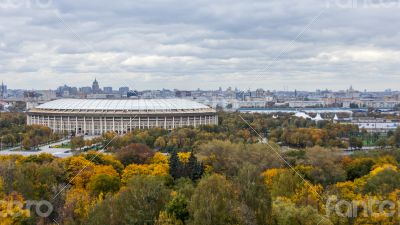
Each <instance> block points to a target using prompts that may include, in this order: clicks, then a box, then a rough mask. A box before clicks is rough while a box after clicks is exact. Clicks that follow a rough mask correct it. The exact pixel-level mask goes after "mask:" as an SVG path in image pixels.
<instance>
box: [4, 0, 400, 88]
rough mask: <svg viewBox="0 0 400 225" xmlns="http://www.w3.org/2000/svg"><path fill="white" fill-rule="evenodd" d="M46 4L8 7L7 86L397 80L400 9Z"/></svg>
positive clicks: (381, 84) (368, 84) (393, 84)
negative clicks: (399, 10)
mask: <svg viewBox="0 0 400 225" xmlns="http://www.w3.org/2000/svg"><path fill="white" fill-rule="evenodd" d="M35 2H36V4H35ZM45 2H46V3H48V4H44V2H41V4H39V3H38V2H37V1H32V2H31V4H29V5H28V4H14V5H12V4H11V5H10V3H9V2H8V5H7V2H3V3H1V4H0V11H1V12H2V13H1V15H0V21H2V26H0V33H1V35H0V60H2V63H1V65H0V79H3V80H4V81H5V83H7V84H8V86H10V87H15V88H23V89H47V88H48V87H56V86H60V85H63V84H69V85H71V86H80V84H85V83H89V82H91V81H92V80H93V77H97V78H98V79H99V80H102V82H103V83H107V84H108V85H109V86H113V87H118V86H129V87H131V88H135V89H141V90H144V89H162V88H168V89H173V88H178V89H196V88H201V89H216V88H218V87H219V86H223V87H228V86H231V87H238V88H240V89H248V88H251V89H255V88H258V87H261V88H264V89H270V90H273V89H276V90H278V89H283V87H287V86H288V87H289V89H301V90H314V89H315V88H316V87H321V88H328V89H334V90H340V89H344V88H346V87H348V86H349V85H350V84H353V86H354V87H355V88H358V89H367V90H374V91H377V90H384V89H388V88H391V89H394V90H395V89H397V88H398V86H397V84H398V83H399V82H400V74H399V71H400V70H399V69H400V68H399V67H400V66H399V65H400V64H399V63H398V58H399V57H398V56H399V55H400V45H399V43H398V41H397V39H398V36H399V34H398V32H397V29H396V28H398V27H399V23H400V22H399V21H400V20H399V17H400V15H399V14H398V13H397V12H398V8H399V5H398V4H393V5H389V4H383V3H382V2H380V1H372V2H369V1H363V4H354V1H353V4H350V5H349V4H345V3H346V1H330V0H326V1H316V0H307V1H306V2H305V3H304V2H303V3H302V4H300V3H295V4H293V2H292V1H289V0H284V1H277V2H265V1H255V2H253V3H252V4H247V3H245V2H241V1H229V4H228V2H226V1H219V2H214V1H201V2H191V3H189V2H184V3H182V2H178V1H172V2H168V3H166V2H164V3H162V2H157V3H149V2H140V1H139V2H130V1H123V0H119V1H118V3H120V4H114V2H109V1H100V2H95V3H94V2H93V3H91V2H86V3H81V2H76V1H64V0H61V1H45ZM349 2H350V1H349ZM307 3H308V4H307ZM357 3H358V1H357ZM178 5H179V7H176V6H178ZM305 5H307V7H305ZM3 12H4V13H3ZM383 25H384V26H383Z"/></svg>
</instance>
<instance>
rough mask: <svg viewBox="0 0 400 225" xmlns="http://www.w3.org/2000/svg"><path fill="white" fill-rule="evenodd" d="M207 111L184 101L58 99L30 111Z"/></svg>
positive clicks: (204, 107) (207, 108) (188, 101)
mask: <svg viewBox="0 0 400 225" xmlns="http://www.w3.org/2000/svg"><path fill="white" fill-rule="evenodd" d="M36 110H39V111H42V110H45V111H47V110H49V111H80V112H81V111H83V112H85V111H97V112H98V111H102V112H109V111H111V112H115V111H138V112H168V111H198V110H199V111H203V110H205V111H209V110H212V109H211V108H210V107H208V106H206V105H203V104H201V103H198V102H194V101H190V100H186V99H58V100H54V101H50V102H46V103H44V104H42V105H39V106H37V107H35V108H34V109H33V110H31V111H36Z"/></svg>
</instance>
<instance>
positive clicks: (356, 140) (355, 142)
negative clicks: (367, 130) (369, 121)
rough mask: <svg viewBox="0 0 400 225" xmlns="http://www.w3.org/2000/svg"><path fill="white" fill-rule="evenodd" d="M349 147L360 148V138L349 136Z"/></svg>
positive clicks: (361, 143)
mask: <svg viewBox="0 0 400 225" xmlns="http://www.w3.org/2000/svg"><path fill="white" fill-rule="evenodd" d="M349 145H350V148H352V149H353V148H355V149H361V148H362V147H363V142H362V140H361V139H360V138H357V137H351V138H350V140H349Z"/></svg>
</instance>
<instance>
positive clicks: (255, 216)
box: [236, 164, 272, 225]
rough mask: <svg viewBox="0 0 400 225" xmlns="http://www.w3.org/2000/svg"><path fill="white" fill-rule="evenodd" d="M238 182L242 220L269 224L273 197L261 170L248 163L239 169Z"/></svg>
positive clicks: (260, 224) (261, 224)
mask: <svg viewBox="0 0 400 225" xmlns="http://www.w3.org/2000/svg"><path fill="white" fill-rule="evenodd" d="M236 183H237V184H238V186H239V187H240V192H239V193H240V194H239V199H240V201H241V203H242V207H241V209H242V210H241V212H242V220H247V223H246V224H258V225H263V224H264V225H267V224H268V223H269V221H270V219H271V213H272V199H271V194H270V192H269V190H268V189H267V186H266V185H265V184H264V181H263V178H262V176H261V174H260V171H259V170H257V168H256V167H255V166H253V165H250V164H247V165H245V166H244V167H243V168H242V169H241V170H240V171H239V174H238V176H237V178H236Z"/></svg>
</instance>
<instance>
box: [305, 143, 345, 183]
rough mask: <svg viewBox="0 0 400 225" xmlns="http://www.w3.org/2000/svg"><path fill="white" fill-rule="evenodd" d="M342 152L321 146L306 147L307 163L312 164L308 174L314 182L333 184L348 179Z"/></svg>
mask: <svg viewBox="0 0 400 225" xmlns="http://www.w3.org/2000/svg"><path fill="white" fill-rule="evenodd" d="M338 153H340V152H338V151H335V150H334V149H333V150H330V149H325V148H321V147H313V148H309V149H306V164H308V165H311V166H312V170H311V171H310V172H309V173H308V174H307V176H308V177H309V178H310V180H311V181H312V182H314V183H320V184H322V185H328V184H333V183H336V182H338V181H344V180H345V179H346V172H345V171H344V169H343V166H342V161H341V159H342V157H341V155H340V154H338Z"/></svg>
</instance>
